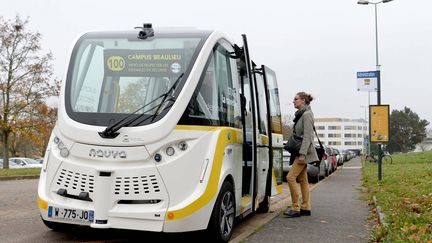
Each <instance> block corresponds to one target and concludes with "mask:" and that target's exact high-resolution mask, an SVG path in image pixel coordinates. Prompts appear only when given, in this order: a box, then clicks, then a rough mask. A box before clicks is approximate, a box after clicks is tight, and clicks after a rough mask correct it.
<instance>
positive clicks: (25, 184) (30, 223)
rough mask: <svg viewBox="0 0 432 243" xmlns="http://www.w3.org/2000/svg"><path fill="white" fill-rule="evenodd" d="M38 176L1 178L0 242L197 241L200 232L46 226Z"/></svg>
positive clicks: (200, 234) (200, 235) (200, 236)
mask: <svg viewBox="0 0 432 243" xmlns="http://www.w3.org/2000/svg"><path fill="white" fill-rule="evenodd" d="M37 183H38V180H37V179H32V180H16V181H0V232H1V234H0V235H1V237H0V242H2V243H9V242H32V243H38V242H41V243H42V242H43V243H45V242H86V241H91V242H97V241H100V242H140V241H142V239H146V240H158V241H162V242H166V241H174V240H176V239H177V240H178V239H179V237H180V239H186V240H187V241H191V242H196V241H197V239H200V238H202V234H203V233H202V232H199V233H183V234H161V233H151V232H141V231H129V230H115V229H106V230H103V229H102V230H100V229H99V230H98V229H88V228H79V229H75V230H71V231H69V232H67V233H64V232H63V233H62V232H55V231H52V230H50V229H48V228H47V227H46V226H45V225H44V224H43V223H42V221H41V220H40V217H39V209H38V208H37Z"/></svg>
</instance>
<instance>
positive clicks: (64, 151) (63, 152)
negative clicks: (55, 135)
mask: <svg viewBox="0 0 432 243" xmlns="http://www.w3.org/2000/svg"><path fill="white" fill-rule="evenodd" d="M60 155H61V156H62V157H63V158H66V157H68V155H69V150H68V149H67V148H66V147H63V148H61V149H60Z"/></svg>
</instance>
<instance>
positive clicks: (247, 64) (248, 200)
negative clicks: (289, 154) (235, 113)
mask: <svg viewBox="0 0 432 243" xmlns="http://www.w3.org/2000/svg"><path fill="white" fill-rule="evenodd" d="M242 38H243V58H242V60H241V62H242V63H243V62H244V63H243V64H242V66H243V65H244V66H243V67H242V71H241V72H240V74H241V79H240V81H241V93H242V97H243V98H242V99H243V102H242V103H243V105H242V122H243V138H244V142H243V168H242V205H241V208H242V210H241V211H242V214H243V216H245V215H247V214H249V213H251V212H253V211H254V209H255V198H256V188H255V187H256V176H255V173H256V157H257V146H256V136H257V134H256V106H255V97H254V95H253V94H254V90H255V89H254V87H253V81H252V77H253V75H252V66H251V61H250V59H249V50H248V45H247V39H246V35H242Z"/></svg>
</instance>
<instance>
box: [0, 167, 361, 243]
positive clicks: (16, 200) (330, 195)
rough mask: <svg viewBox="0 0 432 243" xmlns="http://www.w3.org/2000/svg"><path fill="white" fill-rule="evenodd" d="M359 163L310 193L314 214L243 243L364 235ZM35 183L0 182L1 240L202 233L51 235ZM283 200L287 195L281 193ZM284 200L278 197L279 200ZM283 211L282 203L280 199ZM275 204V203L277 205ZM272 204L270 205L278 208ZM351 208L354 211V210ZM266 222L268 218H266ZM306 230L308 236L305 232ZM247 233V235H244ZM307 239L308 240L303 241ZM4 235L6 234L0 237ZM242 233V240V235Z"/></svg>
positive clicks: (84, 231)
mask: <svg viewBox="0 0 432 243" xmlns="http://www.w3.org/2000/svg"><path fill="white" fill-rule="evenodd" d="M359 166H360V162H359V161H356V160H354V161H351V162H349V163H348V164H346V165H345V167H344V169H341V168H340V169H339V171H338V172H336V173H335V174H333V175H332V176H330V177H329V178H328V179H326V180H325V181H323V182H321V183H320V184H318V185H317V186H316V189H315V190H313V191H312V206H313V216H312V217H307V218H306V217H303V218H299V219H285V218H283V217H277V218H276V219H274V220H273V221H272V222H271V223H269V224H268V225H266V226H264V227H263V228H262V229H261V230H260V231H259V232H258V233H257V234H254V235H253V236H251V237H249V238H248V239H247V240H248V242H265V241H268V240H272V242H273V241H275V242H287V241H289V242H318V241H319V242H360V241H362V238H364V237H365V236H367V235H369V233H368V232H367V231H366V230H365V228H364V226H363V224H364V220H365V218H366V217H367V206H366V203H364V202H362V201H359V200H358V198H359V197H360V193H359V192H358V191H357V190H356V188H357V186H358V185H359V179H360V169H359ZM37 183H38V180H37V179H31V180H17V181H0V232H1V238H0V242H2V243H8V242H88V241H91V242H98V241H99V242H139V241H142V239H146V240H147V241H148V240H155V241H159V242H165V241H175V240H179V239H182V241H184V242H201V241H202V234H203V232H199V233H183V234H161V233H149V232H141V231H127V230H114V229H106V230H97V229H88V228H79V229H76V230H71V231H70V232H67V233H64V232H63V233H62V232H55V231H52V230H50V229H48V228H47V227H45V225H44V224H43V223H42V221H41V220H40V218H39V210H38V208H37V202H36V199H37ZM282 196H284V197H286V196H287V195H286V194H285V193H283V195H282ZM282 199H283V198H282ZM282 199H281V201H280V203H282V204H281V205H280V208H281V209H282V208H283V206H284V205H285V204H288V202H287V201H286V200H282ZM280 203H279V204H280ZM277 205H278V204H275V205H274V206H277ZM352 208H355V210H354V211H353V210H352ZM277 212H278V210H276V211H275V212H273V214H274V213H276V214H275V215H274V216H272V214H255V215H252V216H250V217H248V218H246V219H245V220H242V221H241V222H239V224H238V225H237V226H236V227H235V228H234V234H233V237H232V239H233V240H234V241H236V242H238V241H241V240H242V239H244V238H243V237H245V236H247V235H248V233H247V232H248V231H249V232H253V231H254V230H255V229H257V228H259V227H261V226H262V224H263V223H265V222H268V220H270V219H271V218H274V217H275V216H276V215H277ZM266 218H268V220H267V219H266ZM305 232H307V233H305ZM245 234H246V235H245ZM304 234H307V235H308V237H309V238H308V240H305V239H303V238H302V236H303V235H304ZM5 235H6V236H5ZM242 235H243V236H242Z"/></svg>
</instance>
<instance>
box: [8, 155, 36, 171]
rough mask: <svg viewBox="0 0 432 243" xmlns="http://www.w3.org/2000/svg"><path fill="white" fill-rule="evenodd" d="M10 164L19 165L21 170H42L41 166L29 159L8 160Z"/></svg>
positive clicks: (16, 158) (14, 158)
mask: <svg viewBox="0 0 432 243" xmlns="http://www.w3.org/2000/svg"><path fill="white" fill-rule="evenodd" d="M11 162H12V163H15V164H17V165H20V166H21V167H22V168H42V164H39V162H37V161H36V160H34V159H31V158H21V157H13V158H10V159H9V163H11Z"/></svg>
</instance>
